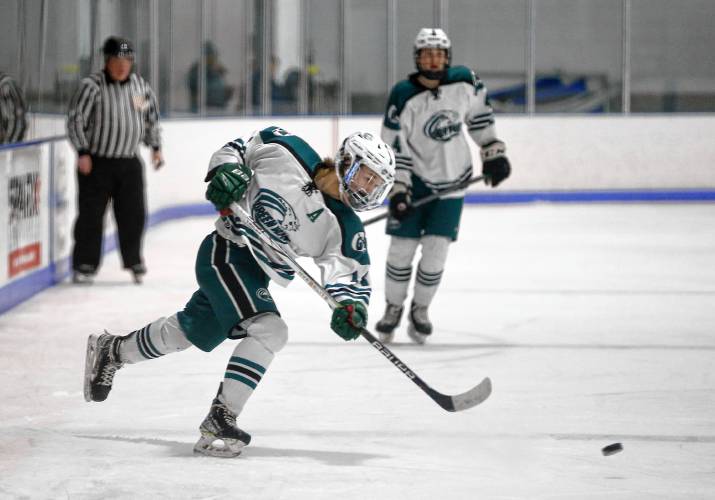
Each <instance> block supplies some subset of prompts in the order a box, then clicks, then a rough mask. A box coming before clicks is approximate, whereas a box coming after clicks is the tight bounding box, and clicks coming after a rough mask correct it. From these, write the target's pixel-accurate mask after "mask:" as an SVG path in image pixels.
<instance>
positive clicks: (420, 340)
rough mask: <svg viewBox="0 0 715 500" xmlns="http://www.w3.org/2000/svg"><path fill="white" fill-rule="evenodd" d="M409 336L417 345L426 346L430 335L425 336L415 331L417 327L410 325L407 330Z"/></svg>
mask: <svg viewBox="0 0 715 500" xmlns="http://www.w3.org/2000/svg"><path fill="white" fill-rule="evenodd" d="M407 335H408V336H409V337H410V338H411V339H412V341H413V342H414V343H415V344H420V345H422V344H424V343H425V341H426V340H427V338H428V337H429V335H423V334H421V333H420V332H418V331H417V330H415V327H414V326H412V325H410V326H409V328H407Z"/></svg>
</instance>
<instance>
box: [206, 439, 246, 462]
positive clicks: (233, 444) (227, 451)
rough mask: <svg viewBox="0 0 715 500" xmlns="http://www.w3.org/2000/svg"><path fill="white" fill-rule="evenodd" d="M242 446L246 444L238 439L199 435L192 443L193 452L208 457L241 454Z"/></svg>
mask: <svg viewBox="0 0 715 500" xmlns="http://www.w3.org/2000/svg"><path fill="white" fill-rule="evenodd" d="M219 443H220V444H219ZM244 446H246V444H245V443H244V442H243V441H240V440H238V439H220V438H216V437H212V436H201V437H200V438H199V440H198V441H197V442H196V444H195V445H194V454H196V455H206V456H208V457H218V458H234V457H237V456H239V455H240V454H241V451H242V448H243V447H244Z"/></svg>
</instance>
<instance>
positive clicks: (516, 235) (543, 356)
mask: <svg viewBox="0 0 715 500" xmlns="http://www.w3.org/2000/svg"><path fill="white" fill-rule="evenodd" d="M211 228H212V220H211V219H208V218H195V219H185V220H181V221H176V222H171V223H167V224H165V225H163V226H160V227H158V228H156V229H154V230H152V231H150V232H149V234H148V235H147V238H146V245H145V246H146V257H147V264H148V267H149V274H147V276H146V281H145V284H144V285H143V286H136V285H134V284H133V283H132V282H131V279H130V276H129V274H128V273H127V272H126V271H121V270H119V264H118V257H117V254H116V253H112V254H110V255H108V256H107V258H106V259H105V262H104V266H103V268H102V270H101V272H100V274H99V276H98V278H97V281H96V283H95V284H94V285H93V286H91V287H83V286H73V285H70V284H62V285H60V286H57V287H55V288H53V289H50V290H47V291H44V292H43V293H41V294H39V295H38V296H36V297H34V298H33V299H31V300H30V301H28V302H25V303H24V304H22V305H20V306H18V307H16V308H15V309H13V310H11V311H10V312H8V313H6V314H5V315H3V316H0V374H1V376H2V382H1V383H0V402H1V403H0V498H33V499H34V498H71V499H85V498H97V499H99V498H221V499H224V498H245V499H251V500H257V499H330V500H335V499H336V498H339V499H340V500H350V499H403V498H404V499H408V498H409V499H473V498H480V499H491V498H496V499H512V498H524V499H533V498H569V499H581V498H599V499H601V498H609V499H615V498H619V499H620V498H623V499H632V498H643V499H645V498H648V499H652V498H662V499H674V498H688V499H692V498H712V497H713V496H714V495H715V362H714V359H715V205H712V204H710V205H708V204H704V205H591V206H583V205H566V206H564V205H561V206H555V205H527V206H492V207H471V208H468V209H466V210H465V214H464V217H463V224H462V229H461V234H460V240H459V242H458V243H457V244H455V245H453V246H452V247H451V249H450V258H449V261H448V266H447V269H446V271H445V274H444V278H443V282H442V287H441V289H440V291H439V293H438V294H437V297H436V299H435V302H434V304H433V306H432V308H431V311H430V313H431V317H432V320H433V322H434V324H435V329H436V331H435V334H434V335H433V339H432V340H431V341H430V342H429V343H428V344H427V345H424V346H416V345H412V344H410V343H409V342H408V340H407V336H406V333H405V330H404V324H403V326H402V327H401V329H400V331H399V332H398V334H397V337H396V343H395V344H394V345H393V346H392V348H393V349H394V351H395V353H397V354H398V355H399V356H400V357H401V358H402V359H403V360H404V361H405V362H406V363H407V364H409V366H410V368H412V369H413V370H414V371H416V372H417V373H418V374H419V375H420V376H421V377H422V378H424V379H425V381H427V383H429V384H430V385H432V386H433V387H435V388H436V389H438V390H440V391H442V392H447V393H458V392H462V391H464V390H466V389H468V388H470V387H471V386H473V385H474V384H476V383H477V382H478V381H479V380H481V379H482V378H483V377H484V376H489V377H491V379H492V381H493V383H494V392H493V394H492V396H491V397H490V399H489V400H487V401H486V402H485V403H484V404H482V405H481V406H478V407H476V408H473V409H471V410H468V411H465V412H461V413H448V412H446V411H444V410H442V409H441V408H439V407H438V406H437V405H436V404H435V403H434V402H432V401H431V400H430V399H429V398H428V397H426V396H425V395H424V394H423V393H422V392H421V391H420V390H419V389H418V388H417V387H416V386H414V385H413V384H412V383H410V382H409V381H408V380H407V379H406V378H405V377H404V376H403V375H402V374H401V373H400V372H399V371H398V370H396V369H395V367H393V366H392V365H391V364H390V363H389V362H387V361H386V360H385V359H383V358H382V356H381V355H380V354H379V353H378V352H377V351H376V350H375V349H373V348H372V347H370V346H369V345H367V344H366V343H365V342H364V341H356V342H352V343H346V342H344V341H342V340H341V339H340V338H338V337H337V336H336V335H334V334H333V333H332V332H331V331H330V329H329V326H328V323H329V311H328V309H327V307H326V306H325V304H324V303H323V302H322V301H321V299H319V298H318V297H317V296H316V295H315V294H314V292H312V291H310V290H309V289H308V288H307V286H305V285H304V284H303V283H302V282H300V281H298V280H297V281H296V282H295V283H293V284H292V285H291V286H290V287H289V288H288V289H285V290H284V289H281V288H279V287H276V286H273V287H272V293H273V294H274V297H275V298H276V301H277V303H278V305H279V307H280V310H281V312H282V314H283V317H284V318H285V319H286V321H287V322H288V324H289V327H290V334H291V338H290V341H289V343H288V345H287V346H286V347H285V349H284V350H283V351H282V352H281V353H280V354H279V355H278V356H277V358H276V360H275V362H274V363H273V365H272V366H271V369H270V370H269V372H268V374H267V376H266V377H265V378H264V379H263V382H262V383H261V385H260V386H259V388H258V389H257V391H256V393H255V394H254V396H253V398H252V399H251V401H250V402H249V404H248V405H247V407H246V410H245V411H244V413H243V414H242V415H241V416H240V418H239V423H240V425H241V427H242V428H244V429H245V430H247V431H249V432H250V433H251V434H252V435H253V442H252V444H251V445H250V446H249V447H247V448H246V449H245V451H244V453H243V455H242V456H241V457H240V458H237V459H212V458H207V457H195V456H193V455H192V452H191V450H192V447H193V444H194V442H195V441H196V439H197V437H198V425H199V423H200V422H201V420H202V419H203V417H204V416H205V414H206V412H207V410H208V407H209V404H210V402H211V399H212V398H213V396H214V393H215V391H216V387H217V385H218V383H219V382H220V380H221V378H222V376H223V373H224V369H225V365H226V362H227V360H228V357H229V354H230V352H231V350H232V349H233V343H232V342H226V343H225V344H224V345H222V346H220V347H219V348H217V349H216V350H215V351H214V352H212V353H210V354H206V353H203V352H200V351H198V350H194V349H191V350H188V351H185V352H182V353H178V354H173V355H169V356H165V357H163V358H160V359H157V360H153V361H148V362H145V363H142V364H139V365H133V366H128V367H126V368H125V369H123V370H121V371H120V372H118V374H117V378H116V379H115V388H114V390H113V391H112V394H111V395H110V397H109V399H108V400H107V401H106V402H104V403H86V402H85V401H84V400H83V396H82V370H83V363H84V350H85V341H86V338H87V335H88V334H90V333H93V332H97V331H101V330H102V329H104V328H107V329H109V330H110V331H112V332H116V333H127V332H129V331H131V330H133V329H136V328H139V327H142V326H144V325H145V324H147V323H148V322H150V321H152V320H154V319H156V318H157V317H158V316H162V315H164V316H165V315H169V314H172V313H174V312H175V311H177V310H179V309H180V308H182V307H183V305H184V303H185V301H186V300H187V299H188V298H189V296H190V294H191V293H192V292H193V290H194V288H195V286H196V285H195V281H194V275H193V262H194V256H195V251H196V249H197V247H198V244H199V242H200V241H201V239H202V238H203V236H204V235H205V234H207V233H208V232H209V231H210V230H211ZM368 241H369V245H370V250H371V255H372V260H373V264H374V268H373V269H374V271H373V281H374V287H375V292H374V294H373V300H372V304H371V307H370V314H371V325H374V323H375V322H376V321H377V319H378V318H379V317H380V315H381V314H382V307H383V304H382V302H383V277H382V276H383V272H384V257H385V254H386V248H387V243H388V240H387V238H386V237H385V236H384V235H383V234H382V225H381V224H376V225H374V226H370V227H369V228H368ZM301 262H302V263H303V264H304V265H305V266H306V267H307V268H308V269H309V270H311V272H314V273H315V272H316V268H315V267H314V266H312V264H311V263H310V262H309V261H301ZM315 275H316V276H317V274H315ZM617 441H619V442H622V443H623V445H624V451H623V452H621V453H618V454H616V455H613V456H609V457H604V456H603V455H601V452H600V450H601V448H602V447H603V446H605V445H607V444H610V443H613V442H617Z"/></svg>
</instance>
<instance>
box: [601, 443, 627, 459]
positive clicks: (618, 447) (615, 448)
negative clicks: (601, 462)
mask: <svg viewBox="0 0 715 500" xmlns="http://www.w3.org/2000/svg"><path fill="white" fill-rule="evenodd" d="M620 451H623V445H622V444H621V443H613V444H609V445H608V446H604V447H603V448H601V453H603V456H604V457H607V456H609V455H615V454H616V453H618V452H620Z"/></svg>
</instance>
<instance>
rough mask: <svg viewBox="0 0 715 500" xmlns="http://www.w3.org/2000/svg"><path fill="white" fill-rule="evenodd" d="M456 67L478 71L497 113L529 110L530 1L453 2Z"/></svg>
mask: <svg viewBox="0 0 715 500" xmlns="http://www.w3.org/2000/svg"><path fill="white" fill-rule="evenodd" d="M447 17H448V19H449V26H448V31H447V36H449V37H450V39H451V40H452V65H464V66H467V67H469V68H471V69H473V70H474V72H475V73H476V74H477V76H479V78H481V79H482V81H483V82H484V84H485V85H486V87H487V90H488V92H489V98H490V100H491V103H492V106H493V107H494V109H495V111H502V112H510V113H523V112H524V111H525V110H526V92H525V89H526V76H527V67H526V53H527V48H526V45H527V32H526V31H527V24H526V19H527V1H526V0H480V1H479V2H474V1H472V0H452V1H450V2H449V10H448V12H447Z"/></svg>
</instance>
